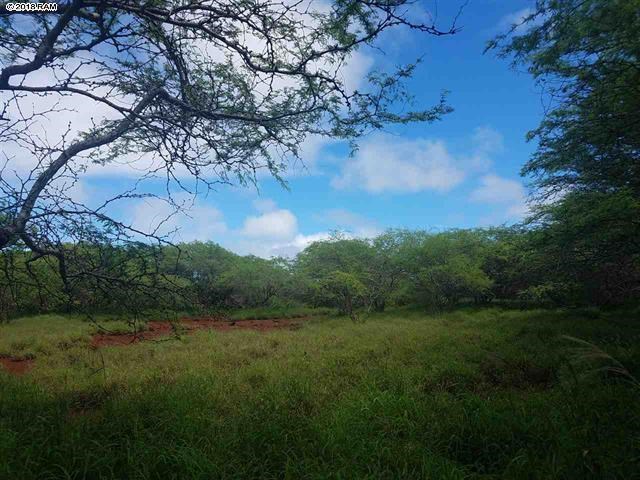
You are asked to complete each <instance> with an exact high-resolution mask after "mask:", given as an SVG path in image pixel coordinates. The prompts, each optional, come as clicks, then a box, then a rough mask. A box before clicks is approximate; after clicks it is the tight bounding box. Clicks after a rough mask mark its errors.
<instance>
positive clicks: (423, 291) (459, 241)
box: [402, 230, 492, 308]
mask: <svg viewBox="0 0 640 480" xmlns="http://www.w3.org/2000/svg"><path fill="white" fill-rule="evenodd" d="M405 238H406V246H405V247H404V248H403V254H402V258H403V260H402V262H403V263H404V265H405V268H406V271H407V273H408V277H409V280H410V282H411V284H412V289H413V296H414V299H415V300H416V301H418V302H419V303H423V304H426V305H429V306H433V307H437V308H440V307H448V306H453V305H455V304H456V303H457V302H459V301H460V300H462V299H471V300H476V301H477V300H480V299H484V298H486V296H487V295H488V293H489V292H490V288H491V286H492V280H491V279H490V278H489V276H488V275H487V273H486V272H485V270H484V268H483V267H484V262H485V258H486V251H487V236H486V234H485V233H484V232H483V231H477V230H451V231H448V232H442V233H437V234H428V233H425V232H415V233H407V234H405Z"/></svg>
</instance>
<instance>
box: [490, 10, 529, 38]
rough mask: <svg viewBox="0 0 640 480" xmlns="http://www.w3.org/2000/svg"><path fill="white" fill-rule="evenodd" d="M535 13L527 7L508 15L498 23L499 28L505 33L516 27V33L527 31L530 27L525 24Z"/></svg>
mask: <svg viewBox="0 0 640 480" xmlns="http://www.w3.org/2000/svg"><path fill="white" fill-rule="evenodd" d="M533 13H534V10H533V9H532V8H531V7H525V8H522V9H520V10H517V11H515V12H511V13H507V14H506V15H504V16H503V17H502V18H501V19H500V21H499V22H498V28H499V29H500V30H502V31H504V30H507V29H510V28H512V27H514V26H515V29H514V31H515V32H520V31H521V30H526V28H528V25H527V24H524V23H523V22H524V20H525V19H526V18H527V17H529V16H530V15H532V14H533Z"/></svg>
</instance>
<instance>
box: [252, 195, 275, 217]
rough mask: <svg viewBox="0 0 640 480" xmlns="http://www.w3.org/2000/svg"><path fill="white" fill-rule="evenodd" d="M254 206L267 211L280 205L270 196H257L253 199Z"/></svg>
mask: <svg viewBox="0 0 640 480" xmlns="http://www.w3.org/2000/svg"><path fill="white" fill-rule="evenodd" d="M253 208H255V209H256V210H257V211H259V212H261V213H267V212H272V211H274V210H276V209H277V208H278V206H277V205H276V202H274V201H273V200H271V199H270V198H256V199H255V200H254V201H253Z"/></svg>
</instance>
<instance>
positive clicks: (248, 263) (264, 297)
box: [219, 255, 289, 307]
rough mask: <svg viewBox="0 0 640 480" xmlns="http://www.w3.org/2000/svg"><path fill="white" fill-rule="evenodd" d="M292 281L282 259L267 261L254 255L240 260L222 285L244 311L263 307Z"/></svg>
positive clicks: (239, 258)
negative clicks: (246, 308)
mask: <svg viewBox="0 0 640 480" xmlns="http://www.w3.org/2000/svg"><path fill="white" fill-rule="evenodd" d="M288 280H289V272H288V271H287V270H286V269H285V268H284V265H283V262H282V260H281V259H277V258H276V259H272V260H265V259H263V258H259V257H255V256H253V255H250V256H247V257H237V258H236V259H235V261H234V262H233V263H232V265H231V266H230V268H229V269H228V270H227V271H226V272H224V273H223V274H222V276H221V278H220V280H219V284H220V285H221V286H223V287H224V288H225V289H226V290H227V292H228V300H229V299H231V300H232V301H233V303H234V304H235V305H236V306H240V307H263V306H266V305H268V304H269V303H270V302H271V301H273V300H274V299H275V298H276V297H278V296H279V295H281V294H282V293H283V291H284V288H285V286H286V284H287V283H288Z"/></svg>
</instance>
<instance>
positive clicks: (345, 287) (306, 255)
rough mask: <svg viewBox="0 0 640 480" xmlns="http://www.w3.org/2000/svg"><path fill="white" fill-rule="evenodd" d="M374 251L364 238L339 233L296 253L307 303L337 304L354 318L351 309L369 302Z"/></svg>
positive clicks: (297, 268)
mask: <svg viewBox="0 0 640 480" xmlns="http://www.w3.org/2000/svg"><path fill="white" fill-rule="evenodd" d="M374 261H375V252H374V250H373V248H372V247H371V245H370V244H369V242H368V241H367V240H362V239H349V238H345V237H344V236H343V235H341V234H335V235H333V236H332V237H331V238H330V239H329V240H324V241H319V242H314V243H312V244H311V245H309V246H308V247H307V248H305V249H304V250H303V251H302V252H300V253H299V254H298V256H297V257H296V266H295V269H296V274H297V277H298V278H301V279H304V280H303V281H304V285H305V287H306V291H307V294H306V300H307V302H309V303H315V304H321V305H327V306H332V307H337V308H338V309H339V310H340V311H341V313H343V314H346V315H349V316H351V318H352V319H356V316H355V309H356V308H358V307H362V306H365V305H370V304H371V298H372V292H373V290H372V282H371V267H372V265H373V263H374Z"/></svg>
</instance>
